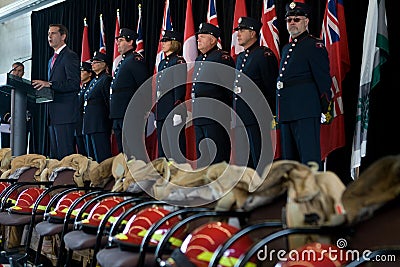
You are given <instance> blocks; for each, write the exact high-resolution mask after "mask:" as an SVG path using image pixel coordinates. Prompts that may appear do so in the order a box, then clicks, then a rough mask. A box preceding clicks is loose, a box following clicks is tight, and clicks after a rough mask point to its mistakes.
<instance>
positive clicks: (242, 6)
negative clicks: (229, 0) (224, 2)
mask: <svg viewBox="0 0 400 267" xmlns="http://www.w3.org/2000/svg"><path fill="white" fill-rule="evenodd" d="M246 16H247V11H246V3H245V1H244V0H236V3H235V13H234V15H233V29H232V42H231V56H232V58H233V60H235V62H236V57H237V55H238V54H239V53H240V52H242V51H243V50H244V48H243V46H240V45H239V43H238V40H237V31H235V30H234V29H235V28H236V27H237V26H238V24H239V18H240V17H246Z"/></svg>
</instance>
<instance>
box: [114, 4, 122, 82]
mask: <svg viewBox="0 0 400 267" xmlns="http://www.w3.org/2000/svg"><path fill="white" fill-rule="evenodd" d="M118 35H119V9H117V17H116V19H115V34H114V36H118ZM121 58H122V57H121V55H120V54H119V52H118V45H117V40H115V39H114V54H113V66H112V76H114V71H115V69H116V68H117V66H118V63H119V62H120V61H121Z"/></svg>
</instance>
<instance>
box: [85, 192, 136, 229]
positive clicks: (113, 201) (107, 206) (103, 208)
mask: <svg viewBox="0 0 400 267" xmlns="http://www.w3.org/2000/svg"><path fill="white" fill-rule="evenodd" d="M124 200H125V198H123V197H107V198H104V199H102V200H100V201H99V202H98V203H97V204H96V205H94V206H93V208H92V209H91V210H90V213H89V215H88V217H87V218H86V219H84V220H82V222H81V224H82V230H83V231H84V232H87V233H91V234H95V233H96V232H97V227H98V226H99V225H100V222H101V220H102V219H103V218H104V216H105V215H106V213H107V212H108V211H110V210H111V209H112V208H114V207H115V206H116V205H118V204H119V203H121V202H123V201H124ZM130 207H132V204H130V205H125V206H123V207H121V208H120V209H118V210H117V211H115V212H114V214H113V215H112V216H111V217H110V218H109V220H108V222H107V224H106V227H110V226H111V223H113V222H115V220H117V218H118V217H119V216H120V215H121V214H122V213H124V212H125V211H126V210H127V209H129V208H130Z"/></svg>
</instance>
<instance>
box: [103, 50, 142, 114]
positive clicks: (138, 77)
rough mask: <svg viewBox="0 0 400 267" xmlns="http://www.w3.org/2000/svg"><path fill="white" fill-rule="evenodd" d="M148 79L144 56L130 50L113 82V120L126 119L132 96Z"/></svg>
mask: <svg viewBox="0 0 400 267" xmlns="http://www.w3.org/2000/svg"><path fill="white" fill-rule="evenodd" d="M148 77H149V75H148V71H147V68H146V64H145V62H144V58H143V56H142V55H140V54H139V53H137V52H134V51H133V50H129V51H128V52H126V53H125V54H123V55H122V59H121V61H120V62H119V64H118V66H117V68H116V70H115V74H114V78H113V81H112V82H111V92H110V118H111V119H122V118H124V116H125V111H126V108H127V107H128V104H129V102H130V100H131V98H132V96H133V95H134V93H135V92H136V90H137V89H138V88H139V87H140V86H141V85H142V83H143V82H144V81H146V79H147V78H148Z"/></svg>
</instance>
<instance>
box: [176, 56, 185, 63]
mask: <svg viewBox="0 0 400 267" xmlns="http://www.w3.org/2000/svg"><path fill="white" fill-rule="evenodd" d="M176 63H177V64H183V63H186V60H185V59H184V58H183V56H178V59H177V60H176Z"/></svg>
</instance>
